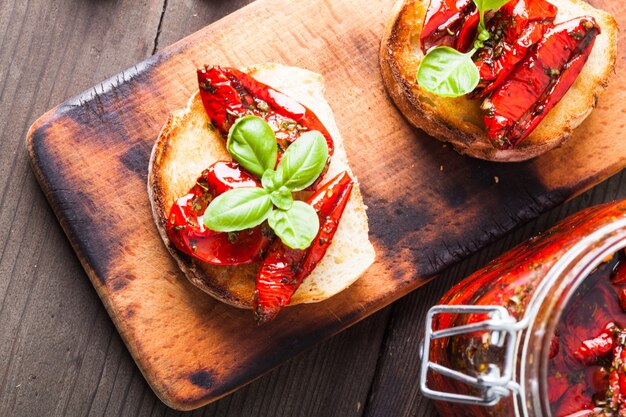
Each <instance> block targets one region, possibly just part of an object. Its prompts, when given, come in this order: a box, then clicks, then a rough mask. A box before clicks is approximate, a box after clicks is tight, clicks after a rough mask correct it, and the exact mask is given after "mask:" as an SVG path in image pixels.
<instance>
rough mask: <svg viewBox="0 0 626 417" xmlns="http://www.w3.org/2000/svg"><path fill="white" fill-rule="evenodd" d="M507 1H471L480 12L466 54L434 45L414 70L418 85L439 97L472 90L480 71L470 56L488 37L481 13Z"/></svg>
mask: <svg viewBox="0 0 626 417" xmlns="http://www.w3.org/2000/svg"><path fill="white" fill-rule="evenodd" d="M509 1H510V0H474V3H475V4H476V6H477V8H478V13H479V14H480V23H479V24H478V35H477V36H476V39H475V40H474V48H473V49H472V50H471V51H469V52H468V53H462V52H459V51H457V50H456V49H454V48H450V47H449V46H438V47H436V48H433V49H431V50H430V51H428V53H427V54H426V56H425V57H424V58H423V59H422V62H420V66H419V68H418V70H417V83H418V84H419V86H420V87H421V88H423V89H424V90H426V91H429V92H431V93H433V94H436V95H438V96H442V97H460V96H463V95H465V94H468V93H471V92H472V91H474V89H475V88H476V86H477V85H478V83H479V82H480V73H479V71H478V68H476V65H475V64H474V61H473V60H472V57H473V56H474V54H475V53H476V51H478V50H479V49H480V48H482V47H484V46H485V42H486V41H487V40H489V39H490V38H491V35H490V34H489V31H487V28H486V27H485V12H487V11H488V10H493V9H499V8H500V7H502V6H504V5H505V4H506V3H508V2H509Z"/></svg>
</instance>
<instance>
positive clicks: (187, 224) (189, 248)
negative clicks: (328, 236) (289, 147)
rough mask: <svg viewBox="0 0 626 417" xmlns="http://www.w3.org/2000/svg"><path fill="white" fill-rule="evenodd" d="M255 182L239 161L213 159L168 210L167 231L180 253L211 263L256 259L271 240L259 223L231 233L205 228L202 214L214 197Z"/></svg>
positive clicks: (236, 262) (235, 263)
mask: <svg viewBox="0 0 626 417" xmlns="http://www.w3.org/2000/svg"><path fill="white" fill-rule="evenodd" d="M259 186H260V184H259V181H258V180H257V179H256V178H254V177H253V176H252V175H250V174H248V173H247V172H246V171H244V170H243V169H241V167H240V166H239V164H237V163H234V162H216V163H215V164H213V165H211V166H210V167H209V168H208V169H206V170H204V172H202V175H201V176H200V178H198V180H197V182H196V184H195V185H194V186H193V188H192V189H191V190H190V191H189V194H187V195H185V196H183V197H181V198H179V199H178V200H177V201H176V202H175V203H174V204H173V205H172V208H171V210H170V215H169V217H168V220H167V234H168V236H169V238H170V241H172V242H173V243H174V245H175V246H176V247H177V248H178V249H179V250H181V251H182V252H184V253H186V254H188V255H191V256H193V257H196V258H198V259H200V260H202V261H205V262H208V263H210V264H214V265H240V264H245V263H250V262H253V261H256V260H258V259H259V258H260V257H261V255H262V254H263V252H264V251H265V249H267V247H268V246H269V245H270V243H271V237H272V233H269V232H268V231H267V230H264V227H265V226H263V225H261V226H257V227H255V228H253V229H248V230H243V231H241V232H234V233H219V232H214V231H212V230H209V229H207V228H206V227H205V226H204V224H203V223H202V215H203V214H204V211H205V210H206V208H207V206H208V205H209V203H210V202H211V201H212V200H213V198H215V197H216V196H218V195H220V194H222V193H224V192H226V191H228V190H231V189H233V188H239V187H259Z"/></svg>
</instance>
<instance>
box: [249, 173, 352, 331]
mask: <svg viewBox="0 0 626 417" xmlns="http://www.w3.org/2000/svg"><path fill="white" fill-rule="evenodd" d="M353 185H354V181H353V180H352V178H350V175H348V173H347V172H343V173H342V174H339V175H337V176H336V177H335V178H333V179H332V180H330V181H329V182H328V183H327V184H325V185H324V186H322V187H321V188H319V189H318V190H317V191H316V192H315V194H313V195H312V196H311V197H310V198H309V199H308V200H307V203H308V204H310V205H311V206H312V207H313V208H314V209H315V211H316V212H317V215H318V217H319V221H320V230H319V232H318V234H317V236H316V237H315V239H314V240H313V243H311V246H309V247H308V248H307V249H304V250H299V249H291V248H289V247H287V246H285V245H284V244H283V243H282V242H281V241H280V240H279V239H276V240H275V241H274V243H272V246H270V249H269V251H268V254H267V256H266V257H265V259H264V260H263V262H262V264H261V269H260V270H259V274H258V276H257V280H256V291H255V297H254V303H255V305H254V311H255V316H256V319H257V321H258V322H259V323H265V322H267V321H270V320H272V319H273V318H274V317H275V316H276V314H278V312H279V310H280V309H281V308H282V307H284V306H285V305H287V304H289V302H290V300H291V296H292V295H293V293H294V292H295V291H296V290H297V289H298V287H299V286H300V284H301V283H302V281H303V280H304V279H305V278H306V277H308V276H309V275H310V273H311V271H313V269H314V268H315V266H316V265H317V264H318V263H319V261H320V260H321V259H322V257H323V256H324V254H325V253H326V250H327V249H328V247H329V246H330V243H331V241H332V239H333V236H334V235H335V232H336V231H337V227H338V226H339V220H340V219H341V215H342V214H343V211H344V209H345V207H346V204H347V203H348V200H349V198H350V193H351V192H352V187H353Z"/></svg>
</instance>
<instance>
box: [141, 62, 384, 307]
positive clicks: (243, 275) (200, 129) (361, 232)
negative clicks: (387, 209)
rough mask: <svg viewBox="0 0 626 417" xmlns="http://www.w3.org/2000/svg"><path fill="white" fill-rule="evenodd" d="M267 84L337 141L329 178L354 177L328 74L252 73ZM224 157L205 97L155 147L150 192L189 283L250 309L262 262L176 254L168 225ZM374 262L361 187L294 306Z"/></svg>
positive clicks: (342, 284) (327, 292) (280, 69)
mask: <svg viewBox="0 0 626 417" xmlns="http://www.w3.org/2000/svg"><path fill="white" fill-rule="evenodd" d="M246 72H248V73H249V74H250V75H252V76H254V77H255V78H256V79H258V80H259V81H261V82H264V83H265V84H268V85H271V86H272V87H274V88H276V89H278V90H280V91H282V92H284V93H285V94H288V95H290V96H292V97H294V98H295V99H297V100H298V101H300V102H301V103H303V104H304V105H306V106H307V107H309V108H310V109H311V110H313V112H315V114H316V115H317V116H318V117H319V118H320V120H321V121H322V122H323V123H324V125H325V126H326V128H327V129H328V131H329V132H330V134H331V136H332V137H333V140H334V143H335V154H334V156H333V158H332V161H331V164H330V167H329V171H328V174H327V175H326V177H325V178H326V179H330V178H332V177H333V176H334V175H336V174H338V173H339V172H341V171H344V170H347V171H348V172H349V173H350V174H351V175H352V177H353V178H354V179H355V182H356V178H355V177H354V175H353V174H352V172H351V170H350V168H349V166H348V162H347V157H346V154H345V150H344V148H343V142H342V140H341V136H340V135H339V132H338V130H337V127H336V125H335V122H334V119H333V117H332V112H331V110H330V107H329V106H328V104H327V103H326V102H325V101H324V99H323V80H322V77H321V76H320V75H318V74H315V73H313V72H310V71H307V70H304V69H300V68H295V67H285V66H282V65H278V64H264V65H259V66H255V67H251V68H248V69H247V70H246ZM218 160H232V158H231V157H230V155H229V153H228V152H227V151H226V148H225V145H224V142H223V140H222V138H221V137H220V136H219V134H218V133H217V132H216V131H215V130H214V129H213V128H212V126H211V124H210V120H209V118H208V117H207V115H206V112H205V111H204V108H203V106H202V102H201V100H200V98H199V94H198V93H196V94H194V95H193V96H192V97H191V98H190V100H189V102H188V105H187V108H186V109H184V110H178V111H176V112H174V113H173V114H172V115H171V116H170V118H169V119H168V120H167V122H166V123H165V125H164V126H163V128H162V130H161V133H160V134H159V137H158V139H157V141H156V143H155V145H154V148H153V149H152V155H151V158H150V165H149V174H148V194H149V198H150V202H151V204H152V214H153V217H154V220H155V222H156V225H157V228H158V230H159V233H160V235H161V238H162V239H163V242H164V243H165V245H166V247H167V249H168V251H169V252H170V254H171V255H172V257H173V258H174V259H175V260H176V262H177V263H178V265H179V267H180V269H181V270H182V271H183V272H184V273H185V275H186V276H187V278H188V279H189V280H190V281H191V282H192V283H193V284H194V285H195V286H197V287H198V288H200V289H201V290H203V291H205V292H207V293H208V294H210V295H212V296H213V297H215V298H216V299H218V300H220V301H223V302H225V303H227V304H230V305H233V306H235V307H239V308H252V303H253V296H254V284H255V278H256V275H257V272H258V270H259V263H253V264H249V265H240V266H232V267H228V266H226V267H224V266H215V265H210V264H208V263H205V262H201V261H199V260H197V259H195V258H193V257H190V256H188V255H186V254H184V253H182V252H180V251H178V250H177V249H176V248H175V247H174V245H173V244H172V243H171V242H170V240H169V238H168V236H167V230H166V221H167V216H168V214H169V210H170V208H171V205H172V204H173V202H174V201H175V200H176V199H177V198H179V197H180V196H182V195H185V194H186V193H187V192H188V190H189V189H190V188H191V187H192V186H193V185H194V183H195V181H196V179H197V178H198V176H199V175H200V174H201V172H202V170H204V169H205V168H207V167H208V166H209V165H211V164H212V163H213V162H215V161H218ZM373 261H374V249H373V247H372V245H371V243H370V242H369V238H368V225H367V216H366V214H365V206H364V205H363V200H362V197H361V193H360V190H359V186H358V182H356V183H355V187H354V188H353V191H352V193H351V196H350V200H349V202H348V205H347V207H346V210H345V212H344V215H343V216H342V220H341V222H340V225H339V228H338V230H337V232H336V234H335V237H334V239H333V243H332V244H331V245H330V247H329V249H328V252H327V253H326V255H325V257H324V258H323V259H322V261H321V262H320V264H319V265H318V266H317V267H316V268H315V270H314V271H313V273H312V274H311V276H309V278H307V279H306V280H305V281H304V282H303V284H302V285H301V287H300V288H299V289H298V291H296V293H295V294H294V296H293V298H292V302H291V304H299V303H309V302H316V301H321V300H324V299H326V298H328V297H330V296H332V295H334V294H336V293H338V292H339V291H341V290H343V289H344V288H346V287H348V286H349V285H350V284H352V283H353V282H354V281H355V280H356V279H357V278H358V277H359V276H360V275H361V274H362V273H363V272H365V270H366V269H367V268H368V267H369V266H370V265H371V264H372V263H373Z"/></svg>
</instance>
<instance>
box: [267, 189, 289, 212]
mask: <svg viewBox="0 0 626 417" xmlns="http://www.w3.org/2000/svg"><path fill="white" fill-rule="evenodd" d="M270 199H271V200H272V203H274V205H275V206H276V207H278V208H279V209H282V210H289V209H290V208H291V207H292V206H293V196H292V195H291V191H289V189H288V188H287V187H285V186H282V187H280V189H278V190H276V191H272V192H271V193H270Z"/></svg>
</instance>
